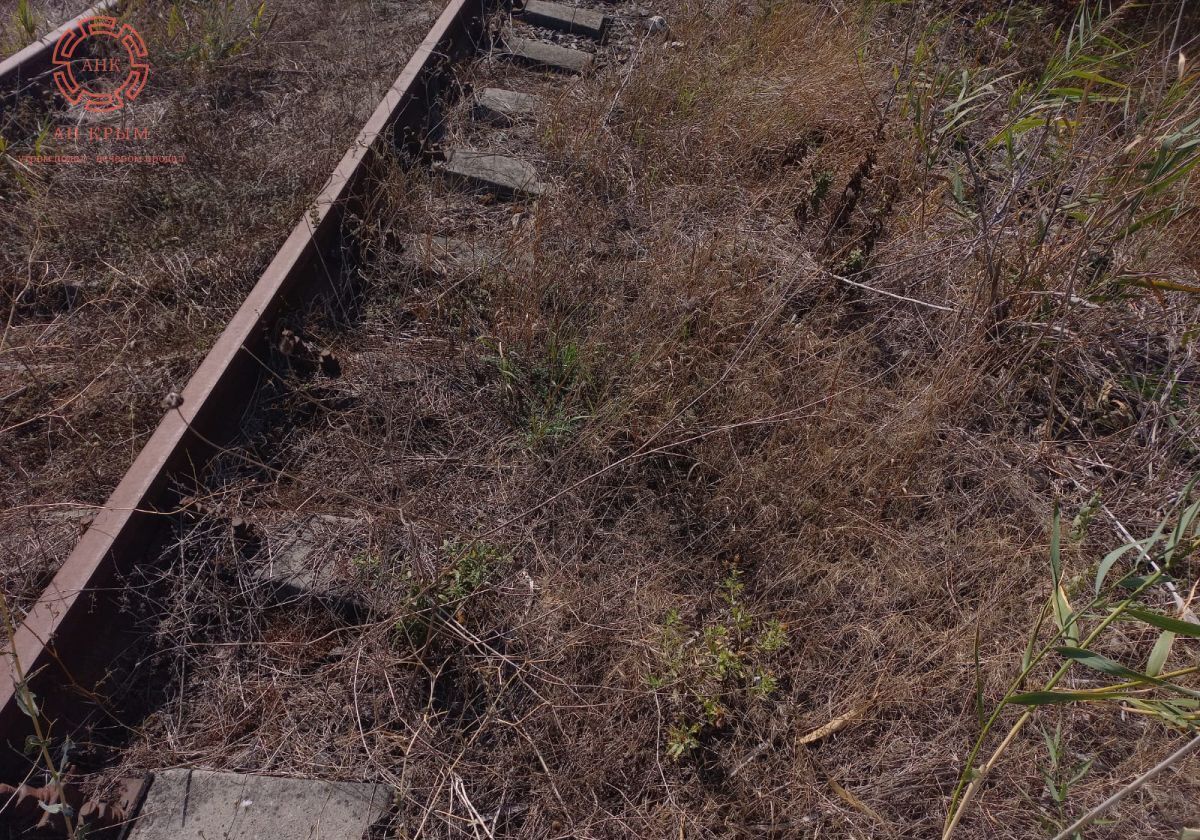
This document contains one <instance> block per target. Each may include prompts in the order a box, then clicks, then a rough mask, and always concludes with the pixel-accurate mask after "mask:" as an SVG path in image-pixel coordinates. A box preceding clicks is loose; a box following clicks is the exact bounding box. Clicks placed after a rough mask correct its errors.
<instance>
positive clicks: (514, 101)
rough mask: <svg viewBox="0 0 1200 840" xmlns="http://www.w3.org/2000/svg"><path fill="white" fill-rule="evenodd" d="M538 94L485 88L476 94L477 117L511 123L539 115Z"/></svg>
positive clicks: (506, 123)
mask: <svg viewBox="0 0 1200 840" xmlns="http://www.w3.org/2000/svg"><path fill="white" fill-rule="evenodd" d="M540 102H541V100H539V99H538V98H537V97H536V96H532V95H530V94H528V93H520V92H518V91H515V90H504V89H502V88H484V89H483V90H481V91H480V92H479V93H477V94H475V119H478V120H488V121H489V122H495V123H500V124H502V125H510V124H512V123H514V122H519V121H521V120H531V119H533V118H534V117H535V116H536V115H537V109H538V104H539V103H540Z"/></svg>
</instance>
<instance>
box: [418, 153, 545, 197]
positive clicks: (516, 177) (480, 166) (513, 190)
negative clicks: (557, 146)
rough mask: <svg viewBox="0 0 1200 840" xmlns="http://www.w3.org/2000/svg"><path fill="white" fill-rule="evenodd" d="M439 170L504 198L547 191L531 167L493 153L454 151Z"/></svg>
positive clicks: (439, 166)
mask: <svg viewBox="0 0 1200 840" xmlns="http://www.w3.org/2000/svg"><path fill="white" fill-rule="evenodd" d="M437 168H438V169H439V170H441V171H442V172H445V173H446V174H447V175H449V176H451V177H452V178H457V179H459V180H462V181H466V182H468V183H471V184H474V185H475V186H477V187H482V188H483V189H485V190H490V191H493V192H497V193H500V194H502V195H516V196H539V195H542V194H543V193H544V192H545V191H546V185H545V184H543V183H542V182H541V181H539V180H538V175H537V170H536V169H534V168H533V166H532V165H531V164H529V163H526V162H525V161H523V160H518V159H517V158H512V157H506V156H504V155H498V154H494V153H492V152H477V151H473V150H471V149H451V150H449V151H448V152H446V159H445V160H444V161H442V162H441V163H439V164H437Z"/></svg>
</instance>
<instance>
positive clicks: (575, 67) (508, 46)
mask: <svg viewBox="0 0 1200 840" xmlns="http://www.w3.org/2000/svg"><path fill="white" fill-rule="evenodd" d="M504 54H505V55H507V56H508V57H510V58H512V59H514V60H516V61H520V62H522V63H523V64H530V65H532V66H534V67H544V68H546V69H548V70H557V71H559V72H561V73H585V72H587V71H588V70H589V69H591V66H592V56H591V54H590V53H585V52H584V51H583V50H573V49H571V48H570V47H560V46H558V45H557V44H547V43H546V42H545V41H531V40H530V39H528V38H518V37H517V36H516V35H511V34H506V35H505V36H504Z"/></svg>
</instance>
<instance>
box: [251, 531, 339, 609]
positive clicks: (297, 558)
mask: <svg viewBox="0 0 1200 840" xmlns="http://www.w3.org/2000/svg"><path fill="white" fill-rule="evenodd" d="M362 525H363V523H362V522H361V521H359V520H357V519H353V518H351V517H347V516H330V515H328V514H316V515H314V516H310V517H308V518H307V519H305V520H303V521H301V522H300V523H299V524H298V525H296V526H294V528H293V529H292V530H290V531H289V532H288V533H287V534H286V535H285V536H284V537H283V539H282V541H279V542H277V546H278V547H275V546H270V551H269V552H268V553H267V554H266V558H265V562H264V563H263V564H262V565H261V566H259V567H258V568H256V569H255V571H254V572H253V575H254V577H255V579H256V580H258V581H260V582H262V583H263V584H265V585H267V586H269V587H270V588H271V589H272V590H274V593H275V596H276V597H281V596H282V598H285V599H290V598H305V597H315V598H317V599H318V600H321V601H324V602H326V603H327V604H329V605H330V606H333V607H335V608H337V609H338V611H339V612H349V613H356V612H361V611H362V610H363V604H362V603H361V602H359V601H358V600H356V599H355V598H353V597H351V596H350V595H349V594H348V593H347V592H346V591H344V590H345V589H346V587H345V583H346V581H345V580H344V579H343V578H344V575H343V574H342V573H341V570H339V569H338V568H337V567H336V566H335V565H334V564H333V563H331V562H329V560H330V557H329V556H328V554H330V553H331V552H328V551H327V549H329V548H331V547H332V546H334V545H336V544H337V543H339V542H345V540H346V537H347V535H353V534H355V533H357V532H358V531H360V530H361V529H362ZM268 545H270V544H268ZM321 555H327V556H321Z"/></svg>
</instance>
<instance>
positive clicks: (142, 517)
mask: <svg viewBox="0 0 1200 840" xmlns="http://www.w3.org/2000/svg"><path fill="white" fill-rule="evenodd" d="M502 2H503V0H450V2H449V4H448V5H447V7H446V8H445V10H444V11H443V12H442V14H441V16H440V17H439V18H438V20H437V22H436V23H435V24H434V25H433V28H432V29H431V30H430V31H429V33H428V35H427V36H426V37H425V39H424V41H422V43H421V45H420V46H419V47H418V48H417V51H416V53H415V54H414V55H413V57H412V58H411V59H410V60H409V62H408V64H407V65H406V66H405V68H404V70H403V72H402V73H401V74H400V76H399V78H397V79H396V81H395V83H393V85H392V86H391V88H390V89H389V90H388V92H387V93H386V94H385V95H384V97H383V100H382V101H381V102H380V103H379V105H378V106H377V107H376V109H375V112H374V113H373V114H372V115H371V118H370V119H369V120H367V123H366V125H365V126H364V127H363V128H362V130H361V131H360V132H359V134H358V137H357V139H356V140H355V142H354V145H353V146H352V147H351V148H350V150H349V151H347V152H346V154H345V155H344V156H343V158H342V160H341V162H340V163H339V164H338V166H337V168H336V169H335V170H334V172H333V175H332V177H330V179H329V181H328V182H327V183H326V185H325V187H324V189H322V191H321V192H320V194H319V195H318V196H317V198H316V200H315V202H314V204H313V205H312V209H311V211H310V212H309V213H307V214H306V215H305V216H304V218H303V219H302V220H301V221H300V223H299V224H297V225H296V227H295V229H293V231H292V233H291V235H290V236H289V237H288V239H287V241H286V242H285V243H284V244H283V247H282V248H280V249H279V251H278V253H276V255H275V258H274V259H273V260H272V261H271V264H270V265H269V266H268V267H267V269H266V270H265V271H264V272H263V274H262V276H261V277H260V278H259V280H258V282H257V284H256V285H255V286H254V288H253V290H251V292H250V294H249V296H248V297H247V298H246V300H245V302H244V303H243V304H242V306H241V308H240V309H239V310H238V311H237V313H236V314H235V315H234V316H233V318H232V319H231V320H230V322H229V323H228V325H227V326H226V327H225V329H224V331H223V332H222V333H221V335H220V337H219V338H218V339H217V341H216V343H215V345H214V346H213V348H212V349H211V350H210V351H209V353H208V355H207V356H206V357H205V359H204V361H203V362H202V363H201V365H200V367H199V369H197V371H196V372H195V374H194V375H193V376H192V378H191V380H190V381H189V382H188V384H187V387H186V388H185V389H184V390H183V393H182V395H181V396H182V403H181V404H179V406H178V408H177V409H170V410H168V412H167V414H166V416H164V417H163V419H162V421H161V422H160V423H159V425H158V427H157V429H155V431H154V434H153V435H152V436H151V438H150V440H149V441H148V442H147V443H146V445H145V446H144V447H143V448H142V450H141V452H140V453H139V454H138V456H137V458H136V460H135V461H134V463H133V465H132V466H131V467H130V469H129V471H128V472H127V473H126V474H125V476H124V478H122V480H121V482H120V483H119V484H118V485H117V488H116V489H115V490H114V491H113V493H112V495H111V496H110V497H109V499H108V501H107V503H106V504H105V506H104V508H103V509H102V510H101V511H100V512H99V513H98V515H97V516H96V518H95V520H94V521H93V522H92V525H91V527H89V528H88V530H87V532H86V533H85V534H84V535H83V537H82V538H81V539H80V540H79V542H78V544H77V545H76V546H75V549H74V550H73V551H72V552H71V554H70V556H69V557H68V558H67V560H66V562H65V563H64V564H63V566H62V568H60V569H59V571H58V573H57V574H56V575H55V576H54V579H53V581H52V582H51V583H50V585H49V586H48V587H47V588H46V590H45V591H44V592H43V594H42V596H41V598H40V599H39V600H38V602H37V603H36V604H35V605H34V607H33V608H32V609H31V610H30V612H29V613H28V615H26V617H25V620H24V623H23V624H22V625H21V626H20V628H18V630H17V632H16V637H15V639H14V644H13V647H12V650H11V651H10V652H8V655H4V654H2V653H0V779H2V778H5V777H8V778H11V779H14V780H17V781H19V780H20V779H21V778H22V775H23V773H24V771H25V770H26V769H27V768H28V760H27V759H26V758H25V756H24V755H23V749H24V745H25V740H26V738H27V736H28V735H30V734H31V733H32V731H33V730H32V728H31V720H30V718H29V717H28V716H27V715H26V714H25V713H24V712H23V711H22V709H21V705H22V700H21V694H22V693H23V689H22V680H24V683H23V684H24V686H25V687H26V688H28V689H29V690H31V691H32V692H33V693H34V694H36V695H37V703H38V706H39V709H40V717H41V718H42V719H43V720H44V721H46V722H50V723H52V724H53V727H52V732H53V733H57V734H61V733H63V732H64V729H65V728H66V727H67V726H69V725H77V724H79V723H81V722H82V721H84V720H89V721H97V720H98V721H101V722H103V721H110V722H116V721H119V719H120V712H119V709H117V708H116V707H114V706H112V705H111V704H110V703H109V702H108V701H109V698H108V697H107V696H106V692H107V691H108V690H109V684H110V683H112V682H114V681H115V680H116V679H117V678H116V677H115V675H114V666H113V663H114V662H115V661H116V660H117V659H119V658H120V657H121V656H122V655H123V653H124V652H125V651H127V650H129V649H131V648H132V646H133V644H134V643H135V642H136V641H137V639H138V638H139V634H138V631H137V627H136V620H135V618H134V617H133V616H131V615H130V614H129V611H128V610H127V609H123V608H122V604H121V598H120V584H121V579H122V575H124V574H125V573H127V572H128V571H130V570H131V569H134V568H136V567H137V566H138V565H139V564H142V563H144V562H152V561H153V559H154V557H155V556H156V549H157V547H158V546H159V545H160V544H161V543H160V541H161V538H162V535H163V533H164V530H165V529H164V525H165V524H166V523H167V522H169V521H170V517H169V514H167V513H166V512H167V511H169V510H170V509H171V507H172V506H173V505H174V503H175V502H176V501H177V499H176V498H174V496H175V491H174V490H173V488H172V483H173V482H172V480H173V479H178V478H181V477H184V476H188V475H193V474H196V473H198V472H199V470H200V469H201V467H202V466H203V465H204V463H206V462H207V459H208V458H209V457H210V456H211V455H212V451H211V446H210V444H209V443H208V441H220V440H223V439H227V436H228V435H229V434H230V433H231V432H232V431H233V430H234V429H235V428H236V426H237V423H238V420H239V419H240V417H241V415H242V411H243V410H244V408H245V407H246V406H247V405H248V403H249V401H250V399H251V396H252V393H253V390H254V386H255V384H256V382H257V381H258V379H259V376H260V375H261V373H262V371H263V365H262V363H261V361H260V360H261V359H263V358H265V357H266V352H267V349H268V342H269V336H270V334H271V332H272V329H273V327H274V324H275V321H276V319H277V318H278V316H279V315H281V314H282V313H284V312H285V311H289V310H292V309H294V308H295V307H298V306H301V305H303V304H305V303H308V302H310V301H312V300H313V299H315V297H316V296H317V295H318V294H319V293H320V292H322V291H323V290H328V289H330V288H332V286H333V284H334V282H335V281H336V278H337V276H338V274H339V268H338V266H339V264H340V261H341V259H342V249H341V243H342V237H341V229H342V224H341V223H342V220H343V218H344V216H345V214H346V212H347V209H348V208H352V207H354V206H356V205H357V203H358V202H359V201H360V200H361V198H362V197H363V195H364V193H365V189H364V188H365V186H366V185H367V184H368V183H369V182H370V180H371V179H370V177H369V176H370V170H371V169H372V168H373V164H374V163H376V162H377V161H379V160H380V159H381V156H383V155H386V154H387V152H388V150H390V149H392V148H394V147H395V145H396V144H397V143H400V144H403V145H409V146H411V145H412V144H413V138H414V132H419V130H420V128H421V126H422V124H423V123H424V122H425V117H426V116H427V115H428V114H429V112H430V110H431V106H432V105H433V104H434V103H435V101H436V99H437V98H438V96H439V95H440V93H441V91H442V89H443V87H444V86H445V83H446V81H447V75H448V74H447V72H446V70H447V68H448V65H449V64H450V63H451V62H452V61H453V60H455V59H456V58H459V57H461V56H463V55H465V54H468V53H470V52H473V51H475V50H476V49H477V48H478V46H479V44H480V43H481V42H482V41H484V40H485V39H486V38H487V37H488V32H487V21H488V15H489V13H490V12H491V11H492V10H493V9H495V8H497V7H498V6H500V5H501V3H502ZM47 37H49V36H47ZM126 606H127V605H126ZM12 654H15V657H14V656H13V655H12ZM18 663H19V664H18Z"/></svg>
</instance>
